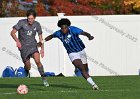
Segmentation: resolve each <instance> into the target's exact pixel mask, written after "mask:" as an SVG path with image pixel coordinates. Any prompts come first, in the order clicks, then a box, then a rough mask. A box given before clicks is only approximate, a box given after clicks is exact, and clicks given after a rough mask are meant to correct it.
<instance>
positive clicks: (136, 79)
mask: <svg viewBox="0 0 140 99" xmlns="http://www.w3.org/2000/svg"><path fill="white" fill-rule="evenodd" d="M93 78H94V80H95V81H96V83H97V84H98V86H99V87H100V90H97V91H94V90H92V88H91V86H90V85H89V84H88V83H87V82H86V80H84V79H83V78H82V77H49V78H48V81H49V83H50V86H49V87H44V86H43V85H42V83H41V80H40V78H0V99H140V76H120V77H118V76H112V77H106V76H105V77H100V76H99V77H93ZM20 84H25V85H27V86H28V88H29V92H28V94H26V95H19V94H17V93H16V88H17V87H18V85H20Z"/></svg>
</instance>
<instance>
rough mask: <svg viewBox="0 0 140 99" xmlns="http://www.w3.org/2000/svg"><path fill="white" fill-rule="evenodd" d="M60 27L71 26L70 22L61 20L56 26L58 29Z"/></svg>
mask: <svg viewBox="0 0 140 99" xmlns="http://www.w3.org/2000/svg"><path fill="white" fill-rule="evenodd" d="M62 25H67V26H70V25H71V22H70V20H69V19H67V18H62V19H61V20H59V21H58V23H57V26H58V27H61V26H62Z"/></svg>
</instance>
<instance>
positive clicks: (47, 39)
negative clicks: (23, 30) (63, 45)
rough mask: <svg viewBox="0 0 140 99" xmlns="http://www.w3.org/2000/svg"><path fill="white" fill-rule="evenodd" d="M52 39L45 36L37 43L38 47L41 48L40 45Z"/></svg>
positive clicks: (51, 36) (50, 36)
mask: <svg viewBox="0 0 140 99" xmlns="http://www.w3.org/2000/svg"><path fill="white" fill-rule="evenodd" d="M52 38H53V35H49V36H47V37H46V38H45V39H44V40H42V41H41V42H39V43H37V45H38V47H41V45H42V44H43V43H44V42H46V41H49V40H51V39H52Z"/></svg>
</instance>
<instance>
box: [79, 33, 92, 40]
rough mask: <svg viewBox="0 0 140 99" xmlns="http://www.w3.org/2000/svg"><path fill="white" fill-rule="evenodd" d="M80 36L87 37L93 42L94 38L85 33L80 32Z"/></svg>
mask: <svg viewBox="0 0 140 99" xmlns="http://www.w3.org/2000/svg"><path fill="white" fill-rule="evenodd" d="M81 35H84V36H87V37H88V39H89V40H93V39H94V37H93V36H92V35H90V34H89V33H87V32H82V33H81Z"/></svg>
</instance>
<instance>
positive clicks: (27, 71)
mask: <svg viewBox="0 0 140 99" xmlns="http://www.w3.org/2000/svg"><path fill="white" fill-rule="evenodd" d="M24 69H25V68H24ZM25 72H26V77H27V76H29V78H30V73H29V70H27V69H25Z"/></svg>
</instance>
